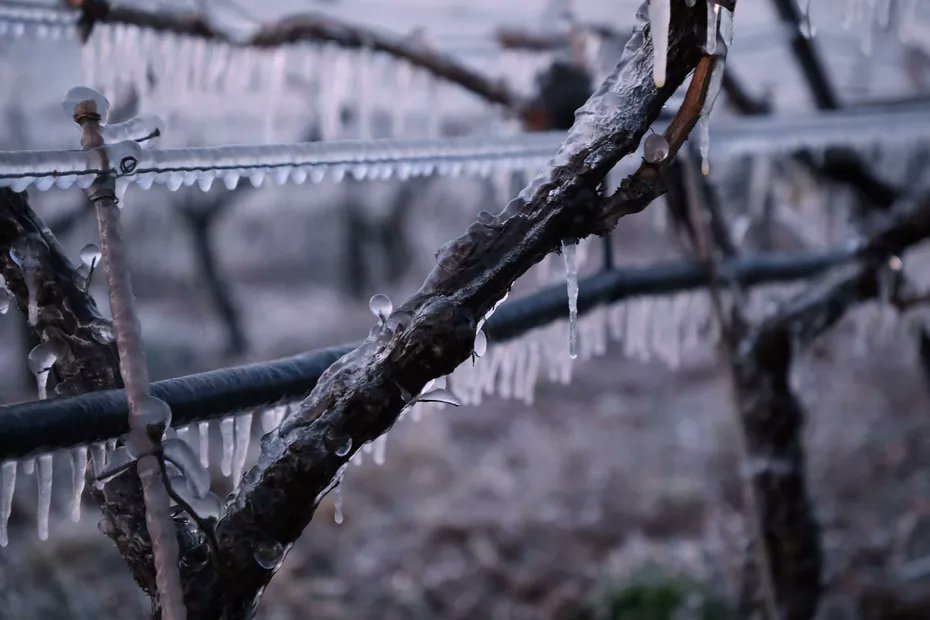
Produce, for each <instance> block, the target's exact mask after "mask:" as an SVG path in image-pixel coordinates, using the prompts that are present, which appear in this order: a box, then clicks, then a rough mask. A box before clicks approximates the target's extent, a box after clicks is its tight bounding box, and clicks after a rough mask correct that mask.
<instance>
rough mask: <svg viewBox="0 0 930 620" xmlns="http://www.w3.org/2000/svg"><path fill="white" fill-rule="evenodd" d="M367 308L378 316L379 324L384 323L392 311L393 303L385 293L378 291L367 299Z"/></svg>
mask: <svg viewBox="0 0 930 620" xmlns="http://www.w3.org/2000/svg"><path fill="white" fill-rule="evenodd" d="M368 308H369V309H370V310H371V313H372V314H374V315H375V316H376V317H378V321H379V322H380V323H381V325H384V323H385V322H386V321H387V320H388V318H389V317H390V316H391V313H392V312H393V311H394V304H392V303H391V300H390V299H389V298H388V296H387V295H382V294H380V293H379V294H377V295H372V296H371V299H369V300H368Z"/></svg>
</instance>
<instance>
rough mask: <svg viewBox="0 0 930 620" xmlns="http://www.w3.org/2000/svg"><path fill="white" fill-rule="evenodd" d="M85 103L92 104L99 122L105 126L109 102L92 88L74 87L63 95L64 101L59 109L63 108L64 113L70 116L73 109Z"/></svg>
mask: <svg viewBox="0 0 930 620" xmlns="http://www.w3.org/2000/svg"><path fill="white" fill-rule="evenodd" d="M85 101H93V102H94V104H95V105H96V111H97V114H99V115H100V122H101V123H102V124H106V122H107V119H108V118H109V117H110V102H109V101H108V100H107V98H106V97H104V96H103V94H101V93H99V92H97V91H96V90H94V89H93V88H88V87H86V86H76V87H74V88H72V89H71V90H69V91H68V93H67V94H66V95H65V100H64V101H63V102H62V103H61V107H62V108H64V110H65V112H67V113H68V115H69V116H70V115H73V114H74V111H75V108H76V107H77V106H78V105H79V104H81V103H83V102H85Z"/></svg>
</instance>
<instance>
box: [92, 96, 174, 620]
mask: <svg viewBox="0 0 930 620" xmlns="http://www.w3.org/2000/svg"><path fill="white" fill-rule="evenodd" d="M75 103H76V105H75V107H74V120H75V122H76V123H78V124H79V125H80V126H81V147H82V148H83V149H84V150H90V149H94V148H100V147H102V146H103V136H102V135H101V127H100V119H101V114H102V113H104V111H103V110H98V109H97V103H96V101H94V100H93V99H90V100H87V101H82V102H80V103H78V102H75ZM88 198H90V199H91V200H92V201H93V202H94V205H95V207H96V211H97V226H98V229H99V232H100V247H101V249H102V252H103V265H104V268H105V270H106V275H107V284H108V288H109V296H110V311H111V314H112V315H113V331H114V333H115V334H116V344H117V350H118V351H119V358H120V364H119V369H120V374H121V375H122V377H123V384H124V385H125V389H126V397H127V399H128V401H129V416H128V417H129V428H130V435H129V441H130V442H132V443H133V445H134V446H135V447H136V449H137V450H140V451H141V452H142V453H143V454H146V453H148V454H146V455H145V456H142V457H140V458H139V460H138V462H137V463H136V472H137V474H138V476H139V481H140V483H141V486H142V498H143V501H144V505H145V524H146V528H147V530H148V533H149V538H150V540H151V547H152V555H153V563H154V566H155V584H156V586H157V592H158V597H157V598H156V599H154V600H155V602H156V605H158V606H159V607H160V610H161V617H162V618H164V619H165V620H184V619H185V618H186V617H187V611H186V609H185V607H184V598H183V597H184V594H183V593H184V590H183V588H182V587H181V574H180V570H179V565H178V557H179V550H178V540H177V534H176V530H175V525H174V520H173V519H172V518H171V515H170V514H169V504H170V502H169V498H168V494H167V492H166V485H167V480H165V478H164V477H163V476H162V468H163V463H162V462H161V460H160V457H159V456H154V455H152V454H151V453H153V452H155V451H156V450H157V449H159V448H160V446H161V432H159V431H157V430H155V429H157V428H159V427H160V429H161V431H162V432H163V431H164V429H165V426H167V425H168V424H170V410H169V411H168V413H167V418H166V419H164V420H162V419H160V418H159V417H158V416H159V414H160V411H159V408H158V405H159V404H164V403H159V402H158V401H155V400H154V399H152V398H151V394H150V390H149V376H148V367H147V366H146V360H145V353H144V351H143V349H142V336H141V334H140V333H139V319H138V316H137V314H136V309H135V297H134V296H133V292H132V281H131V279H130V276H129V266H128V258H127V251H126V245H125V242H124V241H123V234H122V228H121V222H120V211H119V207H117V204H116V196H115V192H114V180H113V178H112V177H108V176H101V177H99V178H98V179H97V180H96V181H95V182H94V184H93V185H92V186H91V187H90V189H89V190H88ZM164 407H165V408H166V409H167V405H164ZM153 415H155V416H156V417H155V419H152V416H153Z"/></svg>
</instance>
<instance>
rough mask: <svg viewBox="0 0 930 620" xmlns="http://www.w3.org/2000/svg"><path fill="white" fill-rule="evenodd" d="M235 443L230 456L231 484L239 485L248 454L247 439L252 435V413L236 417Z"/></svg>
mask: <svg viewBox="0 0 930 620" xmlns="http://www.w3.org/2000/svg"><path fill="white" fill-rule="evenodd" d="M235 431H236V445H235V449H234V450H233V458H232V479H233V485H235V486H237V487H238V486H239V479H240V478H242V471H243V470H244V469H245V460H246V457H248V455H249V440H250V439H251V437H252V414H251V413H245V414H242V415H240V416H237V417H236V427H235Z"/></svg>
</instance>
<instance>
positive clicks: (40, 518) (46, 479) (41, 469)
mask: <svg viewBox="0 0 930 620" xmlns="http://www.w3.org/2000/svg"><path fill="white" fill-rule="evenodd" d="M37 460H38V467H37V468H36V469H37V472H38V475H37V477H36V482H37V484H38V487H39V499H38V508H37V509H36V529H37V530H38V534H39V540H48V515H49V512H50V510H51V507H52V469H53V468H52V466H53V461H52V455H51V454H43V455H41V456H39V458H38V459H37Z"/></svg>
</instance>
